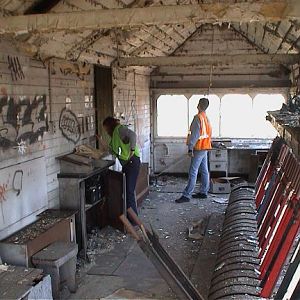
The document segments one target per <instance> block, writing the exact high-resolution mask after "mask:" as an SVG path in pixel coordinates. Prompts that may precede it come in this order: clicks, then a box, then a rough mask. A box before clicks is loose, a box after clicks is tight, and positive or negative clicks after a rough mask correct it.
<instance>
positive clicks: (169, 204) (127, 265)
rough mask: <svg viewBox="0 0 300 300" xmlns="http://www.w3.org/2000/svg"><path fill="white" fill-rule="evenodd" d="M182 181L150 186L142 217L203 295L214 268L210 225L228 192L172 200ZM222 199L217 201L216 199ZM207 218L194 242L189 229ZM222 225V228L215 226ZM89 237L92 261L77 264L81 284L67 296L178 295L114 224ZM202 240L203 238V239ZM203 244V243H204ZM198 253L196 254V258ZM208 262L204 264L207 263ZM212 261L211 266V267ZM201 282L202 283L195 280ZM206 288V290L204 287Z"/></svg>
mask: <svg viewBox="0 0 300 300" xmlns="http://www.w3.org/2000/svg"><path fill="white" fill-rule="evenodd" d="M185 183H186V179H181V178H175V177H165V178H162V179H160V180H159V181H158V184H157V185H154V186H152V187H151V193H150V195H149V196H148V197H147V199H145V201H144V203H143V205H142V207H141V208H140V217H141V219H142V220H143V221H144V223H145V224H151V225H152V227H153V228H154V230H155V231H156V232H157V233H158V235H159V237H160V241H161V244H162V245H163V246H164V247H165V249H166V250H167V251H168V253H169V254H170V255H171V256H172V257H173V258H174V260H175V261H176V262H177V263H178V264H179V266H180V267H181V268H182V269H183V270H184V272H185V273H186V274H187V275H188V276H189V277H190V278H191V279H192V281H193V282H194V283H195V284H196V286H197V287H198V289H199V290H200V292H201V293H203V294H204V295H205V294H207V287H208V285H209V283H208V282H203V281H205V280H202V279H203V278H206V277H207V276H208V275H207V274H208V273H207V272H208V271H212V270H213V268H214V261H213V258H214V255H215V251H216V249H212V248H213V247H214V248H216V243H215V244H214V245H213V244H212V243H210V241H213V240H214V238H215V239H217V238H218V235H219V230H218V229H216V228H217V227H216V226H215V227H214V228H210V227H211V223H214V224H215V223H217V222H219V223H220V222H221V219H222V214H223V213H224V210H225V208H226V205H224V204H221V203H222V202H224V201H225V200H226V198H227V196H226V195H220V196H213V195H210V197H209V198H208V199H205V200H195V199H193V200H192V201H191V202H190V203H184V204H176V203H174V200H175V199H176V198H178V197H179V196H180V193H181V191H182V190H183V188H184V186H185ZM218 202H221V203H218ZM205 217H210V219H211V220H212V218H214V219H213V222H209V218H208V220H207V222H206V223H205V224H206V225H207V224H208V227H207V228H206V232H205V236H204V239H201V240H193V239H189V238H188V236H187V228H188V227H189V226H191V224H192V222H193V221H199V220H201V219H203V218H205ZM219 227H220V226H219ZM90 237H91V238H90V240H89V258H90V260H91V261H90V263H83V262H79V270H78V280H79V287H78V290H77V292H76V294H72V295H71V297H70V298H71V299H103V298H106V299H145V298H150V299H176V296H175V295H174V294H173V293H172V291H171V290H170V289H169V287H168V285H167V284H166V282H165V281H164V280H163V279H162V278H161V276H160V275H159V273H158V272H157V270H156V269H155V268H154V267H153V265H152V264H151V262H150V261H149V260H148V259H147V258H146V256H145V255H144V253H143V252H142V250H141V249H140V248H139V247H138V245H137V244H136V243H135V241H134V240H133V239H132V238H131V237H130V236H125V235H124V234H123V233H121V232H118V231H116V230H114V229H112V228H105V229H103V230H101V231H99V230H94V232H93V233H92V234H91V236H90ZM203 241H205V242H203ZM203 244H205V245H203ZM199 254H200V257H199ZM205 264H206V265H205ZM209 264H210V265H209ZM199 281H200V282H201V283H202V284H198V283H199ZM205 289H206V290H205Z"/></svg>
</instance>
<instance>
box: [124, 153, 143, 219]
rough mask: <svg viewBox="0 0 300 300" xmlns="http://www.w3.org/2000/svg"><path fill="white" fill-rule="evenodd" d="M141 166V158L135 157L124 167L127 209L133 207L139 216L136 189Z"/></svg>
mask: <svg viewBox="0 0 300 300" xmlns="http://www.w3.org/2000/svg"><path fill="white" fill-rule="evenodd" d="M140 165H141V160H140V158H139V157H137V156H135V155H134V156H133V157H132V158H131V159H130V161H129V162H128V163H127V164H126V165H124V166H123V173H125V177H126V198H127V199H126V201H127V202H126V204H127V208H129V207H131V208H132V209H133V210H134V211H135V213H136V214H137V205H136V199H135V187H136V182H137V178H138V175H139V171H140ZM129 220H130V218H129ZM130 221H131V220H130Z"/></svg>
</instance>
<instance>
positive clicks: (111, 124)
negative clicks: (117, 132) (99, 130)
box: [102, 117, 120, 134]
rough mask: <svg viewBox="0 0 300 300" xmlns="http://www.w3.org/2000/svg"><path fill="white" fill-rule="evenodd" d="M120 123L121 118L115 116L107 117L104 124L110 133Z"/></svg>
mask: <svg viewBox="0 0 300 300" xmlns="http://www.w3.org/2000/svg"><path fill="white" fill-rule="evenodd" d="M119 124H120V120H119V119H116V118H114V117H107V118H106V119H105V120H104V121H103V123H102V125H103V126H104V127H106V128H107V129H108V131H109V134H112V132H113V131H114V129H115V128H116V127H117V126H118V125H119Z"/></svg>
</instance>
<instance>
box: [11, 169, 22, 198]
mask: <svg viewBox="0 0 300 300" xmlns="http://www.w3.org/2000/svg"><path fill="white" fill-rule="evenodd" d="M12 187H13V190H14V191H15V192H16V193H17V196H19V195H20V193H21V191H22V188H23V170H17V171H15V174H14V178H13V183H12Z"/></svg>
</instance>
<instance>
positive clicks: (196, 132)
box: [175, 98, 212, 203]
mask: <svg viewBox="0 0 300 300" xmlns="http://www.w3.org/2000/svg"><path fill="white" fill-rule="evenodd" d="M208 106H209V101H208V99H207V98H201V99H200V100H199V103H198V106H197V108H198V114H197V115H196V116H195V117H194V119H193V122H192V124H191V127H190V133H189V135H188V138H187V145H188V154H189V156H190V157H191V165H190V170H189V179H188V184H187V186H186V188H185V190H184V191H183V193H182V196H181V197H180V198H179V199H177V200H175V202H176V203H184V202H189V201H190V199H191V196H192V193H193V191H194V189H195V185H196V181H197V175H198V172H199V169H200V174H201V188H200V192H199V193H197V194H195V195H193V197H194V198H200V199H205V198H207V193H208V190H209V172H208V158H207V150H210V149H211V148H212V147H211V132H212V130H211V125H210V123H209V120H208V118H207V116H206V113H205V111H206V109H207V108H208Z"/></svg>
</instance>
